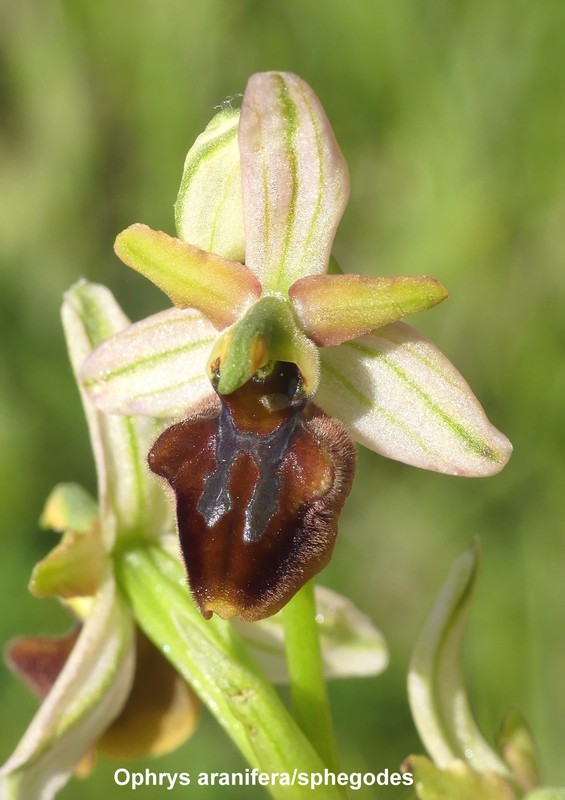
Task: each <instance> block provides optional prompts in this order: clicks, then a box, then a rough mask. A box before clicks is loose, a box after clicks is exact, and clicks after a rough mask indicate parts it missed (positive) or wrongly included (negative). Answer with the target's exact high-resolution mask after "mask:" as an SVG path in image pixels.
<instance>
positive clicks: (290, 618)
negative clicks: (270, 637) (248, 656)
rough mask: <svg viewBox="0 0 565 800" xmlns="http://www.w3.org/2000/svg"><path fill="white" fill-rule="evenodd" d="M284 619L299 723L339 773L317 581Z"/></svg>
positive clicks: (293, 603)
mask: <svg viewBox="0 0 565 800" xmlns="http://www.w3.org/2000/svg"><path fill="white" fill-rule="evenodd" d="M283 619H284V630H285V646H286V660H287V665H288V672H289V678H290V692H291V697H292V705H293V709H294V715H295V717H296V721H297V722H298V724H299V726H300V727H301V729H302V731H303V732H304V734H305V735H306V736H307V738H308V739H309V740H310V742H311V743H312V745H313V747H314V748H315V750H316V751H317V752H318V755H319V756H320V757H321V758H322V760H323V761H324V762H325V764H326V765H327V766H328V768H329V769H331V770H332V771H334V772H338V771H339V762H338V756H337V747H336V743H335V736H334V730H333V725H332V718H331V712H330V705H329V700H328V692H327V688H326V682H325V679H324V669H323V663H322V652H321V649H320V637H319V634H318V627H317V624H316V604H315V600H314V583H313V581H310V582H309V583H307V584H306V586H304V587H303V588H302V589H301V590H300V591H299V592H298V593H297V594H296V595H295V596H294V598H293V599H292V600H291V602H290V603H289V604H288V605H287V606H286V608H285V609H284V612H283Z"/></svg>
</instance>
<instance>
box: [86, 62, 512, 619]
mask: <svg viewBox="0 0 565 800" xmlns="http://www.w3.org/2000/svg"><path fill="white" fill-rule="evenodd" d="M348 196H349V175H348V171H347V166H346V164H345V161H344V159H343V156H342V154H341V152H340V149H339V147H338V144H337V142H336V139H335V136H334V134H333V131H332V129H331V126H330V123H329V121H328V119H327V117H326V114H325V112H324V110H323V108H322V105H321V103H320V101H319V100H318V98H317V97H316V95H315V94H314V92H313V91H312V89H311V88H310V87H309V86H308V84H307V83H306V82H305V81H303V80H302V79H301V78H299V77H297V76H296V75H293V74H290V73H284V72H268V73H259V74H256V75H254V76H252V77H251V78H250V80H249V82H248V84H247V88H246V90H245V94H244V96H243V102H242V108H241V112H239V111H237V110H234V109H231V108H226V109H223V110H221V111H220V112H219V113H218V114H217V115H216V116H215V117H214V119H213V120H212V121H211V123H210V124H209V125H208V127H207V128H206V130H205V131H204V133H202V134H201V136H199V137H198V139H197V141H196V142H195V144H194V146H193V147H192V148H191V150H190V151H189V153H188V156H187V159H186V162H185V167H184V173H183V178H182V182H181V187H180V191H179V195H178V199H177V202H176V206H175V211H176V225H177V233H178V237H179V238H174V237H171V236H169V235H168V234H166V233H164V232H162V231H154V230H152V229H151V228H149V227H147V226H145V225H140V224H136V225H132V226H131V227H129V228H127V229H126V230H125V231H123V232H122V233H121V234H119V236H118V237H117V239H116V243H115V251H116V253H117V255H118V256H119V257H120V259H121V260H122V261H124V263H125V264H127V265H128V266H130V267H132V268H133V269H135V270H137V271H138V272H140V273H141V274H142V275H144V276H145V277H147V278H149V279H150V280H151V281H153V283H155V284H156V285H157V286H158V287H160V288H161V289H162V290H163V291H164V292H166V294H167V295H168V296H169V297H170V299H171V300H172V302H173V305H174V306H175V307H174V308H173V309H171V310H167V311H164V312H161V313H159V314H156V315H154V316H152V317H149V318H148V319H145V320H143V321H141V322H138V323H136V324H134V325H132V326H131V327H130V328H128V329H127V330H125V331H123V332H121V333H119V334H118V335H116V336H114V337H112V338H111V339H110V340H109V341H108V342H105V343H104V344H103V345H102V346H101V347H100V348H99V349H97V350H96V351H95V352H94V353H93V354H92V355H91V356H90V357H89V358H88V359H87V361H86V363H85V364H84V366H83V368H82V370H81V377H82V381H83V386H84V387H85V390H86V391H87V392H88V393H89V395H90V397H91V398H92V400H93V401H94V402H95V403H96V404H97V406H98V407H99V408H101V409H103V410H104V411H106V412H109V413H116V414H128V415H148V416H152V417H161V418H177V419H179V418H180V422H177V423H176V424H175V425H173V426H172V427H170V428H169V429H168V430H167V431H165V433H163V434H162V436H161V437H160V438H159V440H158V441H157V442H156V444H155V445H154V446H153V448H152V449H151V452H150V455H149V464H150V466H151V469H152V470H153V471H154V472H156V473H157V474H159V475H161V476H162V477H163V478H165V479H166V481H167V482H168V483H169V485H170V487H171V488H172V489H173V491H174V494H175V496H176V503H177V520H178V528H179V533H180V537H181V546H182V550H183V555H184V559H185V563H186V565H187V572H188V577H189V581H190V584H191V588H192V591H193V594H194V596H195V599H196V600H197V602H198V604H199V607H200V609H201V611H202V613H203V614H204V616H206V617H209V616H210V615H211V614H212V613H214V612H215V613H217V614H219V615H220V616H222V617H226V618H227V617H231V616H234V615H239V616H241V617H242V618H243V619H247V620H254V619H263V618H265V617H267V616H270V615H271V614H274V613H276V612H277V611H279V610H280V609H281V608H282V606H283V605H284V604H285V603H286V602H288V600H289V599H290V598H291V597H292V595H293V594H294V593H295V592H296V591H297V590H298V589H299V588H300V587H301V586H302V585H304V583H305V582H306V581H308V580H309V579H310V578H312V577H313V576H314V575H315V574H316V573H317V572H319V571H320V570H321V569H322V568H323V567H324V566H325V565H326V564H327V563H328V561H329V558H330V557H331V554H332V550H333V546H334V542H335V536H336V534H337V520H338V517H339V513H340V511H341V508H342V506H343V503H344V501H345V499H346V497H347V494H348V492H349V489H350V486H351V482H352V479H353V472H354V451H353V448H352V445H351V442H350V438H349V437H351V439H353V440H354V441H357V442H360V443H361V444H363V445H365V446H367V447H369V448H370V449H372V450H374V451H376V452H378V453H381V454H382V455H385V456H388V457H389V458H394V459H397V460H400V461H403V462H405V463H407V464H412V465H415V466H418V467H422V468H425V469H430V470H435V471H438V472H443V473H447V474H452V475H462V476H488V475H494V474H496V473H497V472H499V471H500V470H501V469H502V468H503V466H504V465H505V463H506V462H507V460H508V458H509V456H510V453H511V449H512V448H511V445H510V443H509V441H508V440H507V438H506V437H505V436H504V435H503V434H502V433H500V431H498V430H497V429H496V428H494V427H493V426H492V425H491V423H490V422H489V421H488V419H487V417H486V415H485V413H484V411H483V409H482V407H481V405H480V404H479V402H478V400H477V399H476V397H475V396H474V394H473V393H472V391H471V389H470V388H469V386H468V384H467V383H466V382H465V380H464V379H463V378H462V377H461V375H460V374H459V373H458V372H457V370H456V369H455V368H454V367H453V365H452V364H451V363H450V362H449V361H448V360H447V358H446V357H445V356H444V355H443V354H442V353H441V352H440V351H439V350H438V349H437V348H436V347H435V346H434V345H433V344H432V343H431V342H429V341H428V340H427V339H426V338H425V337H424V336H422V335H421V334H419V333H418V332H417V331H416V330H415V329H413V328H411V327H409V326H408V325H406V324H405V323H404V322H401V321H400V320H401V319H402V318H404V317H406V316H408V315H411V314H414V313H417V312H419V311H422V310H425V309H428V308H431V307H433V306H435V305H437V304H438V303H440V302H441V301H443V300H444V299H445V298H446V296H447V292H446V290H445V289H444V287H443V286H442V285H441V284H440V283H439V282H438V281H436V280H434V279H433V278H429V277H426V276H416V277H383V278H373V277H367V276H363V275H352V274H336V273H340V272H341V271H340V270H339V268H338V267H337V266H336V264H335V261H334V260H333V259H332V256H331V251H332V246H333V241H334V236H335V233H336V229H337V227H338V224H339V221H340V219H341V216H342V214H343V211H344V209H345V206H346V203H347V199H348ZM234 532H235V533H234ZM234 542H235V544H234ZM221 565H223V566H221Z"/></svg>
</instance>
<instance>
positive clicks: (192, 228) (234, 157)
mask: <svg viewBox="0 0 565 800" xmlns="http://www.w3.org/2000/svg"><path fill="white" fill-rule="evenodd" d="M238 124H239V110H238V109H234V108H223V109H222V110H221V111H220V112H219V113H218V114H216V116H215V117H214V118H213V119H212V121H211V122H210V123H209V125H208V127H207V128H206V130H205V131H204V132H203V133H201V134H200V136H199V137H198V139H197V140H196V141H195V143H194V144H193V146H192V147H191V148H190V150H189V151H188V155H187V157H186V161H185V164H184V171H183V176H182V181H181V185H180V189H179V194H178V197H177V201H176V203H175V221H176V226H177V233H178V235H179V238H180V239H183V240H184V241H185V242H189V243H190V244H192V245H195V246H196V247H199V248H200V249H201V250H206V251H207V252H209V253H216V254H217V255H219V256H223V257H224V258H228V259H230V260H231V261H241V262H242V263H243V262H244V261H245V235H244V232H243V208H242V200H241V171H240V166H239V146H238V141H237V129H238Z"/></svg>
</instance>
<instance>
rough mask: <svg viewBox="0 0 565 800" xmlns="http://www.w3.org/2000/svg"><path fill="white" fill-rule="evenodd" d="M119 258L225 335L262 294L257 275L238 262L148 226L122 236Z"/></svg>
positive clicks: (118, 243)
mask: <svg viewBox="0 0 565 800" xmlns="http://www.w3.org/2000/svg"><path fill="white" fill-rule="evenodd" d="M114 250H115V251H116V255H117V256H118V257H119V258H121V260H122V261H123V262H124V264H127V266H128V267H131V268H132V269H135V270H137V272H139V273H140V274H141V275H144V276H145V277H146V278H148V279H149V280H150V281H152V282H153V283H154V284H155V286H158V287H159V288H160V289H162V290H163V291H164V292H165V293H166V294H167V295H168V296H169V297H170V299H171V301H172V303H173V305H175V306H177V307H178V308H197V309H198V310H199V311H201V312H202V313H203V314H204V316H205V317H206V318H207V319H209V320H210V322H212V324H213V325H215V327H216V328H218V329H219V330H221V329H222V328H225V327H226V326H227V325H231V323H232V322H234V321H235V320H236V319H238V318H239V317H240V316H241V314H242V313H243V312H244V311H245V309H246V308H248V307H249V305H251V303H253V302H254V301H255V300H257V299H258V297H259V296H260V294H261V286H260V284H259V283H258V281H257V279H256V278H255V277H254V275H253V274H252V273H251V272H250V271H249V270H248V269H247V268H246V267H244V266H243V264H240V263H239V262H237V261H228V260H227V259H225V258H222V256H218V255H214V254H213V253H208V252H205V251H204V250H200V249H199V248H198V247H194V245H192V244H188V242H183V241H181V240H180V239H175V238H173V237H172V236H169V235H168V234H166V233H163V231H154V230H152V229H151V228H148V227H147V225H139V224H136V225H130V227H129V228H126V230H125V231H122V232H121V233H120V234H118V236H117V238H116V242H115V244H114Z"/></svg>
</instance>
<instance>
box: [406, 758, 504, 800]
mask: <svg viewBox="0 0 565 800" xmlns="http://www.w3.org/2000/svg"><path fill="white" fill-rule="evenodd" d="M403 769H404V771H407V772H411V773H412V775H413V776H414V785H415V789H416V794H417V795H418V797H419V798H420V800H517V797H516V794H515V793H514V790H513V789H512V787H511V786H510V785H509V784H508V783H507V782H506V781H505V780H504V779H503V778H501V777H500V775H495V774H493V773H489V774H481V773H480V772H475V771H474V770H473V769H472V768H471V767H470V766H469V765H468V764H465V763H463V762H462V761H455V762H453V763H452V764H451V765H450V766H449V767H448V768H447V769H439V768H438V767H436V766H435V765H434V764H432V762H431V761H429V759H427V758H424V756H410V757H409V758H408V759H407V760H406V761H405V763H404V765H403Z"/></svg>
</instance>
